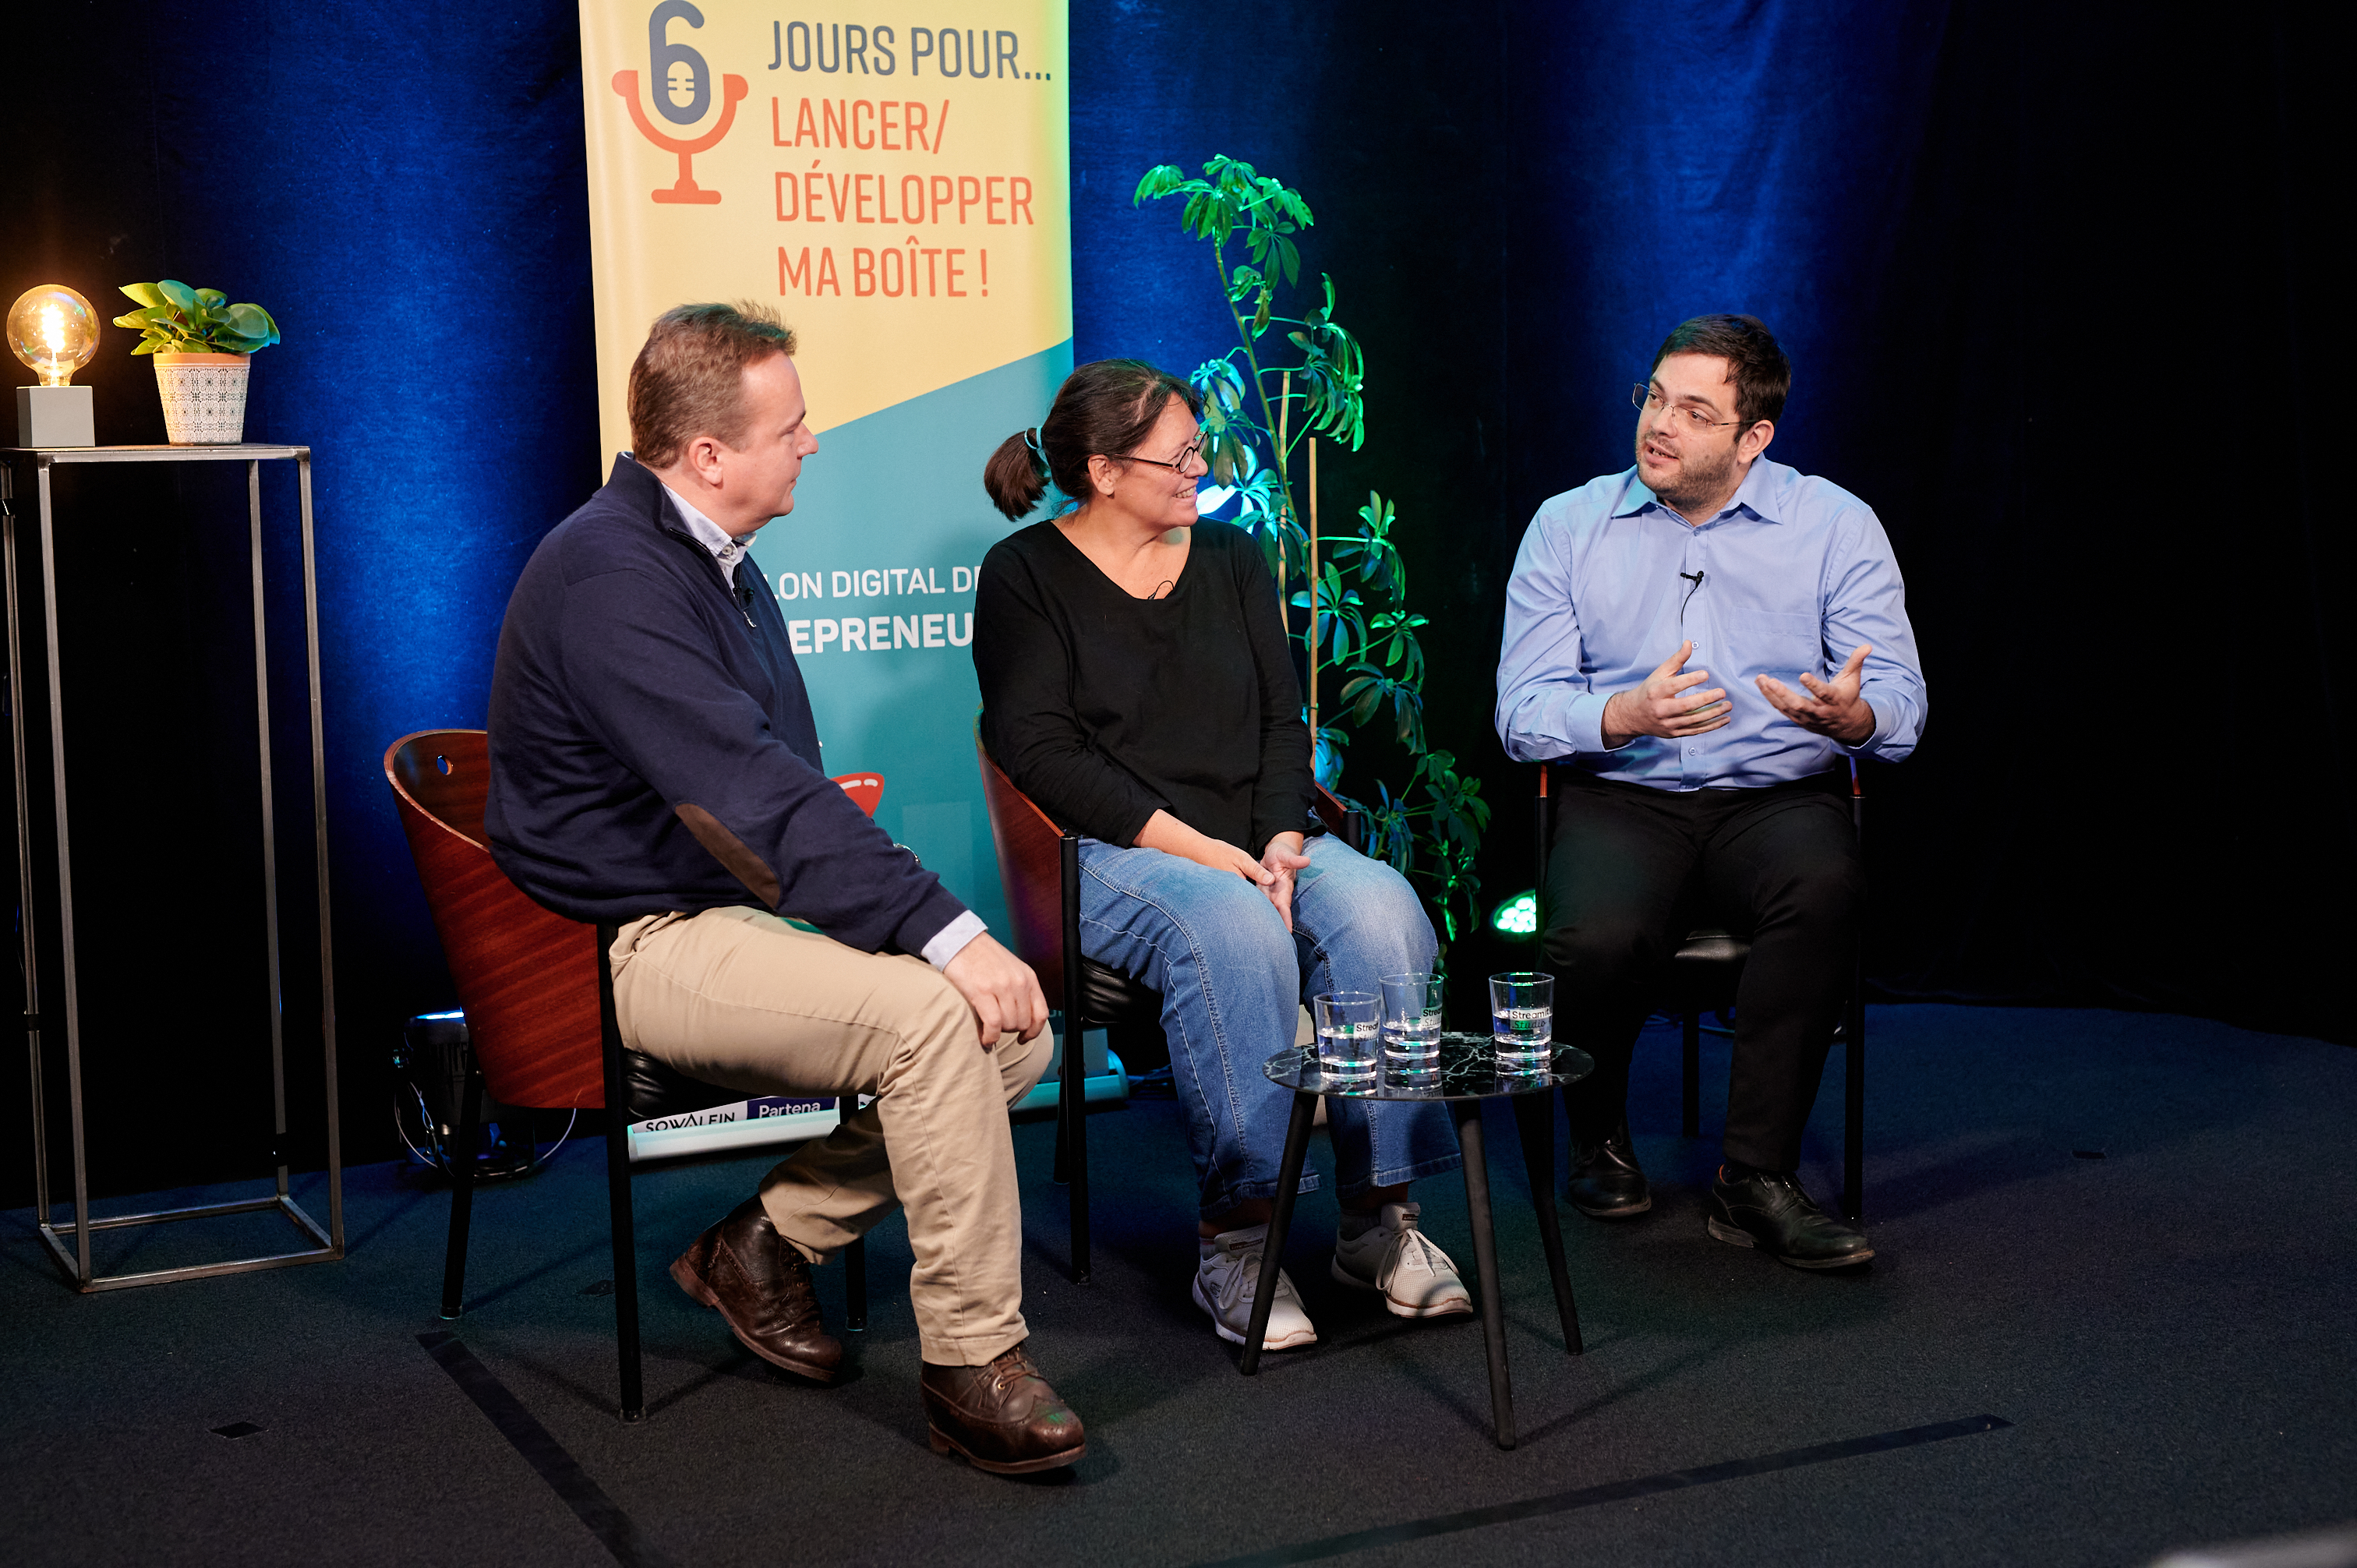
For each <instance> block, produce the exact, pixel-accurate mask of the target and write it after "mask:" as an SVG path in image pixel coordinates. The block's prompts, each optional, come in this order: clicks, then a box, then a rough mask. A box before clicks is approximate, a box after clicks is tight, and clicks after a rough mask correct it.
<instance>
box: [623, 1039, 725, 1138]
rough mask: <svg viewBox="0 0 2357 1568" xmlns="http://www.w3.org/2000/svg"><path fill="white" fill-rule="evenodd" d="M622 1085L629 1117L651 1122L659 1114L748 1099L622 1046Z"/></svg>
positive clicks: (676, 1114)
mask: <svg viewBox="0 0 2357 1568" xmlns="http://www.w3.org/2000/svg"><path fill="white" fill-rule="evenodd" d="M622 1085H623V1088H624V1089H625V1090H628V1091H629V1094H630V1120H631V1121H633V1122H651V1121H653V1120H654V1119H655V1118H657V1117H659V1116H684V1115H686V1114H687V1113H688V1112H691V1111H709V1110H711V1109H712V1108H713V1107H714V1106H716V1105H733V1104H735V1103H736V1102H737V1101H740V1100H744V1099H747V1098H748V1095H747V1093H746V1091H745V1090H741V1089H723V1088H721V1087H720V1086H719V1085H718V1084H716V1083H705V1082H704V1081H703V1080H702V1079H694V1078H690V1077H688V1076H687V1074H685V1073H683V1072H682V1071H680V1070H679V1069H677V1068H675V1067H672V1066H670V1065H669V1064H668V1063H665V1062H662V1061H659V1060H657V1059H656V1058H653V1057H651V1056H649V1055H647V1054H646V1053H645V1052H644V1051H634V1050H632V1049H630V1047H628V1046H624V1047H622Z"/></svg>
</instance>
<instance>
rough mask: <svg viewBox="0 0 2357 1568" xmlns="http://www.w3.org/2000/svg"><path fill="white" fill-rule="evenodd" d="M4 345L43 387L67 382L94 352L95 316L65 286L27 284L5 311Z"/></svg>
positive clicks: (69, 382)
mask: <svg viewBox="0 0 2357 1568" xmlns="http://www.w3.org/2000/svg"><path fill="white" fill-rule="evenodd" d="M8 347H9V348H10V349H12V350H13V351H14V352H15V353H16V358H17V359H19V360H23V361H24V362H25V364H26V366H27V368H29V369H30V370H31V371H32V372H33V374H34V375H36V376H38V377H39V378H40V382H41V384H42V385H43V386H45V387H62V386H69V385H70V384H71V383H72V381H73V373H74V372H75V371H79V370H81V368H82V367H83V366H84V365H87V364H88V363H90V360H91V355H93V354H95V353H97V352H98V315H97V313H96V312H95V311H93V310H91V307H90V301H88V300H86V299H84V298H83V297H82V296H81V295H79V294H76V293H75V292H74V291H73V290H72V289H70V288H67V287H65V286H64V285H60V284H45V285H42V286H40V287H38V288H29V289H27V290H26V291H25V292H24V294H22V295H19V296H18V297H17V300H16V305H15V306H12V307H10V309H9V311H8Z"/></svg>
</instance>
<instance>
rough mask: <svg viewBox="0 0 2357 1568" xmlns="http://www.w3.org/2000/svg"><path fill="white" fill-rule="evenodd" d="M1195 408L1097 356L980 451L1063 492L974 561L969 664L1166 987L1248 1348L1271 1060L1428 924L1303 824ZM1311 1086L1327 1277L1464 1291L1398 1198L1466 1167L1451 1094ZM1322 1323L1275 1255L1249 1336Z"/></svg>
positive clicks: (1292, 760)
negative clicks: (1209, 512) (1360, 1093)
mask: <svg viewBox="0 0 2357 1568" xmlns="http://www.w3.org/2000/svg"><path fill="white" fill-rule="evenodd" d="M1200 412H1201V405H1200V401H1199V400H1198V398H1197V397H1196V395H1195V393H1194V392H1193V391H1192V389H1190V388H1189V386H1188V385H1187V384H1186V383H1185V382H1184V381H1179V380H1177V379H1176V378H1174V377H1171V376H1168V375H1166V374H1164V373H1163V372H1161V371H1157V370H1155V369H1153V368H1152V367H1151V366H1148V365H1145V364H1141V363H1139V362H1137V361H1136V360H1100V361H1098V362H1097V363H1094V364H1090V365H1083V366H1082V367H1081V368H1080V369H1079V370H1077V371H1073V372H1072V374H1071V378H1070V379H1069V380H1067V381H1065V383H1064V385H1063V389H1062V390H1061V391H1060V392H1058V393H1057V396H1056V403H1055V407H1054V408H1053V410H1051V411H1050V412H1049V415H1048V418H1047V420H1046V422H1045V423H1044V424H1041V425H1040V426H1039V428H1038V429H1036V430H1032V431H1027V432H1024V433H1023V434H1021V435H1013V436H1010V437H1008V438H1007V440H1006V443H1005V444H1004V445H1002V446H1000V447H999V449H998V451H997V452H996V454H994V455H993V456H992V457H991V459H990V462H989V464H988V466H987V467H986V468H985V471H984V485H985V489H988V490H989V492H990V497H991V499H992V500H993V501H994V502H995V503H996V505H997V507H998V509H999V510H1001V511H1002V512H1004V513H1006V516H1008V517H1010V518H1017V519H1019V518H1021V517H1022V516H1023V515H1024V514H1025V513H1027V512H1028V511H1029V510H1031V509H1032V508H1033V507H1035V506H1036V505H1038V504H1039V500H1040V499H1041V498H1042V497H1043V496H1044V495H1045V494H1046V491H1047V487H1048V482H1049V480H1050V479H1052V480H1053V481H1054V482H1055V485H1056V488H1057V489H1060V490H1061V491H1062V492H1063V493H1064V494H1065V495H1066V496H1068V497H1070V498H1071V504H1070V505H1068V506H1067V507H1066V508H1065V509H1064V510H1061V511H1060V512H1058V513H1056V514H1055V515H1054V516H1052V517H1050V518H1049V520H1048V521H1044V522H1038V523H1034V524H1032V525H1031V526H1030V527H1028V528H1026V529H1024V530H1022V531H1021V532H1017V533H1015V534H1013V535H1011V536H1009V537H1008V538H1006V539H1005V540H1002V541H1000V542H999V543H998V544H997V545H996V547H995V548H993V549H992V551H991V552H990V553H989V555H988V556H987V557H985V560H984V561H983V564H982V574H981V578H980V581H979V583H978V584H977V586H976V591H975V598H974V670H975V672H976V673H977V674H978V675H979V676H980V678H981V683H982V700H983V715H982V735H983V742H984V745H985V746H986V747H987V748H988V750H989V752H990V755H991V757H993V758H994V759H995V760H996V762H997V763H998V765H999V766H1000V767H1001V768H1004V769H1006V773H1007V776H1008V777H1009V778H1011V779H1013V780H1014V781H1015V784H1016V787H1017V788H1018V789H1021V790H1022V791H1023V792H1024V793H1025V794H1027V795H1028V796H1029V797H1030V798H1031V799H1032V800H1034V801H1035V802H1037V803H1038V804H1039V808H1040V809H1041V810H1042V811H1046V812H1047V813H1048V814H1049V817H1051V818H1053V819H1054V820H1056V821H1057V822H1062V823H1066V824H1069V825H1071V826H1072V827H1074V828H1076V829H1078V830H1079V831H1080V832H1082V834H1083V835H1085V836H1084V837H1083V838H1082V843H1081V886H1082V891H1081V946H1082V950H1083V951H1084V952H1086V953H1087V954H1088V956H1089V957H1091V958H1092V959H1095V960H1097V961H1099V962H1101V963H1104V964H1108V965H1110V966H1111V967H1113V968H1115V969H1119V970H1121V971H1123V972H1125V973H1128V974H1131V975H1134V976H1135V977H1137V978H1138V979H1139V980H1141V981H1143V982H1144V983H1146V984H1147V985H1150V986H1152V987H1153V988H1154V989H1155V990H1157V991H1158V992H1159V993H1161V995H1162V1019H1163V1026H1164V1029H1165V1032H1166V1033H1167V1034H1168V1036H1169V1040H1170V1060H1171V1078H1172V1082H1173V1087H1174V1088H1175V1089H1176V1090H1177V1092H1178V1096H1179V1105H1180V1107H1181V1108H1182V1111H1183V1113H1184V1114H1185V1116H1186V1119H1187V1130H1188V1142H1189V1147H1190V1149H1191V1150H1192V1152H1193V1154H1194V1156H1195V1165H1196V1170H1197V1173H1198V1174H1199V1176H1200V1179H1201V1212H1202V1222H1201V1224H1200V1228H1199V1229H1200V1240H1199V1244H1198V1252H1199V1260H1200V1262H1199V1267H1198V1269H1197V1273H1196V1277H1195V1283H1194V1297H1195V1301H1196V1304H1197V1305H1200V1306H1201V1307H1202V1308H1203V1309H1204V1310H1205V1311H1206V1312H1208V1313H1210V1314H1211V1318H1212V1322H1213V1325H1214V1326H1216V1327H1217V1329H1218V1330H1219V1332H1220V1334H1221V1335H1222V1337H1225V1338H1227V1339H1231V1340H1233V1341H1235V1342H1236V1343H1238V1344H1241V1343H1243V1330H1244V1328H1245V1326H1246V1324H1247V1321H1248V1319H1249V1317H1250V1316H1251V1312H1252V1297H1253V1291H1254V1285H1255V1283H1256V1282H1257V1280H1258V1277H1259V1273H1260V1254H1261V1249H1262V1244H1263V1240H1264V1239H1265V1236H1266V1233H1267V1228H1268V1218H1269V1212H1270V1208H1271V1200H1272V1199H1273V1198H1274V1197H1275V1191H1276V1165H1277V1157H1278V1155H1279V1154H1280V1152H1281V1151H1282V1148H1283V1145H1284V1141H1285V1126H1286V1116H1287V1112H1288V1110H1289V1106H1290V1101H1291V1097H1290V1096H1289V1095H1288V1094H1287V1093H1286V1091H1285V1090H1282V1089H1279V1088H1278V1087H1277V1086H1276V1085H1275V1084H1274V1083H1271V1082H1270V1081H1269V1080H1268V1079H1266V1078H1265V1077H1264V1076H1263V1075H1262V1073H1261V1070H1260V1064H1261V1063H1262V1062H1263V1061H1265V1060H1266V1059H1267V1058H1268V1057H1269V1056H1271V1055H1272V1054H1274V1053H1275V1052H1276V1051H1278V1050H1281V1049H1283V1048H1285V1047H1287V1046H1289V1045H1291V1044H1292V1043H1293V1040H1294V1037H1295V1034H1296V1026H1297V1018H1298V1016H1299V1008H1300V1006H1301V1004H1302V1003H1303V1002H1304V1001H1305V1000H1306V999H1307V998H1308V997H1310V996H1312V995H1314V994H1317V993H1323V992H1329V991H1369V992H1372V991H1375V990H1377V989H1378V985H1377V982H1378V981H1379V980H1380V979H1381V978H1382V977H1383V976H1384V975H1389V974H1400V973H1407V972H1416V971H1424V970H1429V969H1430V968H1431V967H1432V959H1433V953H1434V949H1435V946H1436V943H1435V941H1434V939H1433V933H1432V923H1431V921H1430V920H1429V919H1427V918H1426V916H1425V913H1424V909H1423V906H1422V904H1421V903H1420V902H1419V901H1418V900H1417V898H1416V897H1415V893H1414V892H1413V891H1412V890H1411V889H1410V888H1409V886H1408V885H1407V883H1406V881H1405V879H1404V878H1402V877H1401V876H1400V875H1399V874H1398V873H1397V872H1395V871H1394V870H1392V868H1391V867H1390V866H1388V865H1383V864H1382V863H1381V862H1378V861H1372V860H1369V859H1367V858H1366V857H1365V856H1363V855H1361V854H1356V853H1355V852H1353V851H1352V850H1351V848H1350V847H1349V846H1347V845H1345V844H1343V843H1340V841H1338V840H1336V839H1333V838H1330V837H1327V836H1325V835H1324V834H1323V833H1322V832H1320V831H1319V830H1318V829H1317V827H1316V825H1315V823H1314V822H1313V821H1312V819H1311V816H1310V808H1309V801H1310V793H1311V789H1312V783H1311V776H1310V767H1309V732H1308V726H1307V725H1305V724H1304V722H1303V719H1302V714H1301V690H1300V683H1299V682H1298V680H1297V677H1296V676H1295V674H1294V671H1293V661H1292V658H1291V654H1290V650H1289V648H1288V646H1287V643H1286V636H1285V629H1284V626H1283V623H1282V620H1281V619H1280V617H1279V614H1278V610H1277V603H1276V587H1275V584H1274V583H1273V582H1272V581H1271V580H1270V577H1269V573H1268V569H1267V567H1266V565H1265V564H1264V562H1263V560H1262V557H1261V553H1260V547H1259V545H1258V544H1257V543H1255V542H1254V540H1253V539H1252V537H1251V536H1250V535H1249V534H1246V533H1244V532H1243V531H1242V530H1240V529H1237V528H1235V527H1233V526H1232V525H1230V524H1228V523H1223V522H1217V521H1199V520H1198V516H1197V512H1196V499H1195V491H1196V485H1197V482H1198V481H1199V480H1200V478H1202V475H1203V473H1204V472H1205V466H1204V463H1203V460H1202V455H1201V442H1200V439H1199V438H1198V435H1197V430H1196V421H1197V419H1198V417H1199V416H1200ZM1327 1104H1328V1114H1329V1120H1330V1122H1331V1127H1332V1133H1333V1138H1334V1146H1335V1151H1336V1162H1337V1166H1338V1176H1339V1179H1340V1186H1341V1202H1342V1219H1341V1225H1340V1235H1339V1238H1338V1240H1337V1241H1336V1244H1335V1252H1334V1262H1333V1263H1332V1265H1331V1268H1332V1273H1333V1276H1334V1278H1335V1279H1337V1280H1338V1281H1340V1282H1341V1283H1345V1284H1351V1285H1358V1286H1361V1287H1363V1288H1366V1289H1369V1290H1374V1291H1380V1292H1381V1293H1383V1296H1384V1298H1385V1302H1386V1304H1387V1305H1388V1306H1389V1307H1390V1310H1391V1311H1393V1312H1394V1313H1396V1314H1398V1315H1400V1316H1407V1317H1431V1316H1446V1315H1450V1314H1456V1313H1463V1312H1469V1311H1470V1310H1471V1302H1470V1300H1469V1297H1468V1295H1467V1294H1466V1291H1465V1287H1464V1285H1463V1284H1462V1283H1460V1282H1459V1281H1458V1277H1457V1271H1456V1268H1455V1266H1454V1265H1453V1264H1451V1263H1450V1262H1449V1260H1448V1256H1447V1254H1445V1253H1443V1252H1442V1251H1440V1249H1439V1248H1438V1247H1437V1246H1435V1245H1434V1244H1433V1243H1432V1242H1431V1241H1430V1240H1428V1239H1426V1237H1425V1236H1424V1234H1423V1233H1422V1232H1421V1231H1420V1230H1418V1229H1417V1228H1416V1226H1417V1206H1416V1205H1415V1204H1414V1203H1411V1202H1407V1201H1405V1197H1406V1185H1407V1183H1408V1182H1410V1181H1412V1180H1414V1179H1415V1177H1417V1176H1429V1175H1433V1174H1436V1173H1438V1172H1441V1171H1447V1170H1452V1169H1455V1168H1456V1167H1457V1165H1458V1154H1457V1150H1456V1144H1455V1141H1454V1138H1453V1136H1452V1134H1451V1132H1450V1128H1449V1123H1448V1117H1447V1114H1446V1113H1445V1112H1444V1111H1443V1109H1442V1108H1441V1106H1439V1105H1438V1104H1437V1103H1436V1104H1411V1103H1402V1102H1396V1101H1392V1102H1384V1101H1349V1100H1340V1099H1336V1100H1329V1101H1328V1102H1327ZM1316 1182H1317V1177H1316V1176H1315V1175H1314V1174H1312V1175H1308V1176H1304V1178H1303V1181H1302V1186H1303V1187H1304V1188H1305V1189H1308V1188H1312V1187H1314V1186H1315V1185H1316ZM1316 1338H1317V1332H1316V1330H1315V1329H1314V1328H1312V1326H1310V1323H1309V1320H1308V1316H1306V1315H1305V1314H1304V1313H1303V1312H1302V1310H1301V1305H1300V1300H1299V1297H1298V1296H1297V1294H1295V1293H1294V1290H1293V1285H1292V1282H1291V1281H1289V1280H1286V1279H1284V1278H1283V1277H1282V1276H1280V1278H1279V1281H1278V1285H1277V1299H1276V1300H1275V1302H1274V1303H1273V1304H1272V1305H1271V1309H1270V1316H1269V1326H1268V1333H1267V1337H1266V1339H1265V1342H1264V1343H1265V1348H1269V1349H1284V1348H1290V1347H1293V1346H1297V1345H1307V1344H1309V1343H1311V1342H1312V1341H1314V1340H1315V1339H1316Z"/></svg>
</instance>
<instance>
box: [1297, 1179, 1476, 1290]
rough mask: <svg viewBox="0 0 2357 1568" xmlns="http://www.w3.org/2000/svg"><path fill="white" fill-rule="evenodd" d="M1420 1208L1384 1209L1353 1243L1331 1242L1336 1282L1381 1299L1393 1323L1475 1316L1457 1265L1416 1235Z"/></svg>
mask: <svg viewBox="0 0 2357 1568" xmlns="http://www.w3.org/2000/svg"><path fill="white" fill-rule="evenodd" d="M1423 1212H1424V1206H1423V1205H1422V1204H1416V1203H1386V1204H1384V1205H1383V1214H1382V1217H1381V1219H1379V1220H1378V1222H1377V1223H1375V1224H1373V1225H1372V1226H1369V1227H1368V1228H1367V1232H1366V1234H1365V1235H1363V1236H1361V1237H1360V1238H1359V1239H1358V1240H1355V1241H1350V1240H1343V1239H1342V1238H1341V1237H1340V1236H1337V1237H1336V1238H1335V1239H1334V1264H1333V1269H1332V1273H1333V1275H1334V1277H1335V1279H1337V1280H1339V1281H1340V1282H1341V1283H1343V1284H1346V1285H1353V1286H1356V1287H1357V1288H1358V1289H1360V1290H1379V1291H1381V1292H1383V1305H1385V1306H1387V1307H1389V1308H1391V1310H1392V1316H1394V1317H1450V1316H1456V1315H1457V1314H1459V1313H1466V1312H1470V1311H1472V1310H1473V1297H1472V1296H1471V1295H1470V1294H1468V1292H1467V1291H1466V1289H1465V1282H1464V1281H1462V1280H1460V1279H1458V1277H1457V1265H1456V1264H1455V1263H1452V1262H1449V1261H1448V1253H1446V1252H1444V1251H1441V1250H1440V1249H1439V1248H1438V1247H1437V1246H1435V1245H1434V1244H1433V1240H1432V1238H1431V1237H1429V1236H1426V1234H1425V1233H1424V1232H1423V1231H1421V1230H1417V1229H1416V1225H1415V1221H1416V1217H1417V1216H1418V1215H1420V1214H1422V1213H1423Z"/></svg>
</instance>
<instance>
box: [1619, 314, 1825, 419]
mask: <svg viewBox="0 0 2357 1568" xmlns="http://www.w3.org/2000/svg"><path fill="white" fill-rule="evenodd" d="M1673 354H1715V355H1717V357H1718V358H1720V359H1722V360H1726V361H1727V364H1728V366H1729V367H1730V368H1732V369H1733V371H1735V417H1736V418H1738V419H1739V420H1741V421H1742V422H1743V427H1744V429H1746V430H1749V429H1750V428H1751V427H1752V426H1753V425H1755V424H1759V423H1760V421H1761V420H1763V419H1764V420H1767V421H1768V422H1769V423H1770V424H1773V423H1775V422H1776V421H1777V420H1779V419H1781V418H1782V417H1783V416H1784V397H1785V394H1786V393H1788V392H1791V391H1792V360H1788V359H1786V358H1785V357H1784V350H1783V349H1780V348H1778V347H1777V346H1776V335H1775V334H1774V333H1773V332H1770V331H1769V330H1768V324H1767V323H1766V322H1764V321H1762V320H1760V317H1756V316H1697V317H1695V318H1694V319H1693V320H1691V321H1681V322H1679V323H1678V324H1677V326H1676V327H1674V328H1672V329H1671V331H1670V335H1669V336H1668V337H1666V338H1663V339H1662V347H1661V349H1660V350H1659V351H1658V352H1656V353H1655V354H1654V355H1653V363H1652V366H1651V367H1650V368H1649V369H1648V370H1647V371H1646V373H1647V374H1648V375H1651V374H1652V371H1657V370H1660V369H1661V368H1662V361H1663V360H1666V359H1668V358H1669V357H1670V356H1671V355H1673Z"/></svg>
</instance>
